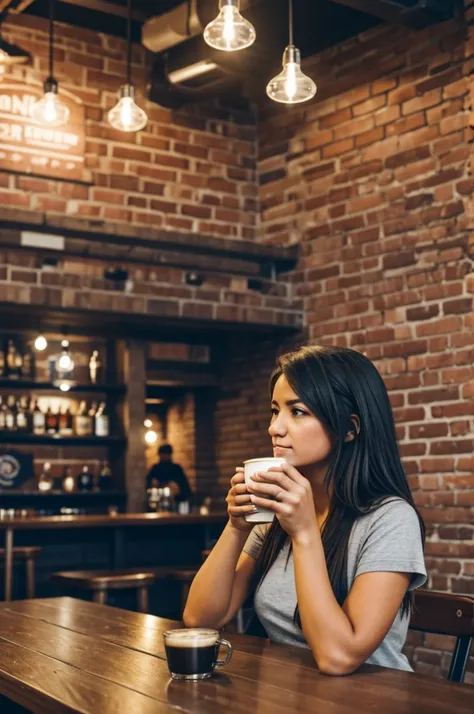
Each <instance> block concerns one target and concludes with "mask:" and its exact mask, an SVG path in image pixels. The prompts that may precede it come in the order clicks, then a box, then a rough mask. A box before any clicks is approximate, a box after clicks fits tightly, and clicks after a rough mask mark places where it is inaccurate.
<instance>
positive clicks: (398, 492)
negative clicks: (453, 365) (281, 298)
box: [183, 346, 426, 675]
mask: <svg viewBox="0 0 474 714" xmlns="http://www.w3.org/2000/svg"><path fill="white" fill-rule="evenodd" d="M270 387H271V398H272V417H271V423H270V428H269V434H270V436H271V438H272V443H273V453H274V456H278V457H283V458H284V459H285V463H284V464H283V465H282V466H281V467H275V468H272V469H270V470H269V471H267V472H265V473H259V474H257V475H256V476H255V477H254V483H253V485H252V486H251V487H250V486H249V487H248V489H247V488H246V486H245V483H244V479H243V473H242V469H237V473H236V474H235V475H234V476H233V478H232V479H231V488H230V491H229V493H228V496H227V504H228V513H229V522H228V524H227V526H226V528H225V529H224V531H223V533H222V535H221V537H220V539H219V541H218V542H217V543H216V545H215V547H214V549H213V550H212V553H211V554H210V556H209V557H208V559H207V560H206V562H205V563H204V564H203V566H202V567H201V569H200V571H199V573H198V574H197V576H196V578H195V580H194V582H193V584H192V587H191V591H190V594H189V598H188V602H187V604H186V609H185V612H184V616H183V619H184V621H185V624H186V625H187V626H189V627H214V628H216V629H218V628H220V627H222V626H223V625H225V624H226V623H227V622H229V620H231V619H232V618H233V617H234V616H235V615H236V613H237V611H238V609H239V608H240V606H241V605H242V604H243V603H244V601H245V600H246V598H247V596H248V595H249V594H250V593H252V592H254V593H255V596H254V605H255V611H256V613H257V615H258V617H259V619H260V621H261V623H262V624H263V625H264V627H265V629H266V631H267V633H268V635H269V637H270V638H271V639H272V640H273V641H275V642H283V643H289V644H292V645H300V646H306V647H309V648H310V649H311V650H312V653H313V655H314V659H315V661H316V664H317V666H318V668H319V669H320V671H321V672H324V673H326V674H333V675H343V674H349V673H351V672H354V670H356V669H357V668H358V667H359V666H360V665H361V664H363V663H364V662H369V663H371V664H378V665H382V666H385V667H393V668H396V669H404V670H409V671H411V667H410V665H409V664H408V660H407V659H406V657H405V656H404V655H403V654H402V647H403V644H404V642H405V638H406V633H407V628H408V616H409V612H410V603H411V597H412V590H413V589H414V588H417V587H419V586H420V585H422V584H423V583H424V582H425V580H426V571H425V566H424V560H423V543H424V527H423V522H422V520H421V518H420V516H419V514H418V512H417V510H416V508H415V505H414V503H413V499H412V495H411V493H410V488H409V486H408V482H407V478H406V475H405V472H404V470H403V467H402V464H401V461H400V455H399V452H398V447H397V442H396V436H395V427H394V423H393V416H392V411H391V407H390V403H389V400H388V395H387V391H386V389H385V385H384V383H383V381H382V379H381V377H380V375H379V374H378V372H377V370H376V369H375V367H374V366H373V364H372V363H371V362H370V361H369V360H368V359H367V358H366V357H364V356H363V355H362V354H360V353H358V352H355V351H354V350H350V349H345V348H340V347H320V346H316V347H303V348H301V349H299V350H297V351H296V352H292V353H289V354H286V355H283V356H282V357H280V359H279V360H278V361H277V366H276V369H275V371H274V373H273V375H272V378H271V384H270ZM268 496H270V497H272V498H273V499H274V500H271V501H270V500H268V499H267V498H265V497H268ZM255 506H264V507H266V508H271V509H272V510H273V511H274V512H275V516H276V518H275V519H274V521H273V523H272V524H271V525H270V526H269V525H265V526H255V527H254V528H253V530H252V524H249V523H247V522H246V521H245V518H244V516H245V514H246V513H249V512H251V511H252V510H254V507H255ZM250 531H251V532H250ZM249 534H250V535H249Z"/></svg>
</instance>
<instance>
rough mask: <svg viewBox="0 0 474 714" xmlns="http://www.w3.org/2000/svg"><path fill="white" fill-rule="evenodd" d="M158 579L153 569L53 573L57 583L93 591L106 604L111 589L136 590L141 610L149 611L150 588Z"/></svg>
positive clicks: (94, 595)
mask: <svg viewBox="0 0 474 714" xmlns="http://www.w3.org/2000/svg"><path fill="white" fill-rule="evenodd" d="M156 579H157V576H156V575H155V573H154V572H153V571H152V570H138V571H137V570H70V571H64V572H60V573H53V574H52V575H51V580H52V582H53V583H54V584H55V585H58V586H63V587H65V588H68V589H70V590H87V591H89V592H92V599H93V601H94V602H98V603H100V604H102V605H105V604H106V602H107V593H108V591H109V590H136V591H137V608H138V611H139V612H148V588H149V586H150V585H152V584H153V583H154V582H155V581H156Z"/></svg>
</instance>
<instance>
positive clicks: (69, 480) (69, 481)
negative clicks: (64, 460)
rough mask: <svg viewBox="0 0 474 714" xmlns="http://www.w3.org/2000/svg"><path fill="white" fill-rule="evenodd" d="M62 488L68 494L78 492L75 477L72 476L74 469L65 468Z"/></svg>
mask: <svg viewBox="0 0 474 714" xmlns="http://www.w3.org/2000/svg"><path fill="white" fill-rule="evenodd" d="M61 488H62V489H63V491H65V492H66V493H72V492H73V491H75V490H76V481H75V478H74V476H73V475H72V469H71V467H70V466H65V467H64V470H63V474H62V477H61Z"/></svg>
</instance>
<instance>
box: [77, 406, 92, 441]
mask: <svg viewBox="0 0 474 714" xmlns="http://www.w3.org/2000/svg"><path fill="white" fill-rule="evenodd" d="M90 424H91V419H90V416H89V414H88V413H87V404H86V402H85V401H82V402H81V403H80V404H79V409H78V410H77V414H76V419H75V429H74V430H75V432H76V434H77V436H89V435H90V433H91V429H90Z"/></svg>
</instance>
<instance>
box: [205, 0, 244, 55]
mask: <svg viewBox="0 0 474 714" xmlns="http://www.w3.org/2000/svg"><path fill="white" fill-rule="evenodd" d="M239 9H240V0H219V14H218V16H217V17H216V19H215V20H213V21H212V22H210V23H209V24H208V25H206V27H205V28H204V35H203V36H204V40H205V42H206V43H207V44H208V45H209V46H210V47H214V49H216V50H224V52H235V51H236V50H243V49H245V48H246V47H250V45H251V44H253V42H255V37H256V33H255V28H254V26H253V25H252V24H251V23H250V22H249V21H248V20H246V19H245V17H242V15H241V14H240V12H239Z"/></svg>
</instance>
